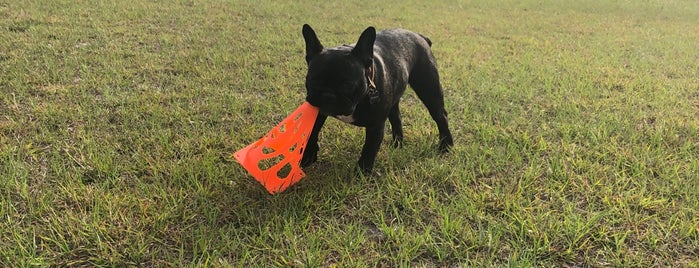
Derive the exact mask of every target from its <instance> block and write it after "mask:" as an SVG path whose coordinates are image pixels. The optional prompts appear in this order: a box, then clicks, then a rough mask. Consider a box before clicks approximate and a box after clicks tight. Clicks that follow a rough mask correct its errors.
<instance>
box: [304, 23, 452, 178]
mask: <svg viewBox="0 0 699 268" xmlns="http://www.w3.org/2000/svg"><path fill="white" fill-rule="evenodd" d="M302 33H303V38H304V40H305V42H306V62H307V63H308V73H307V74H306V101H308V102H309V103H310V104H311V105H313V106H316V107H318V109H319V113H318V117H317V118H316V121H315V125H314V126H313V130H312V131H311V134H310V137H309V139H308V143H307V145H306V148H305V151H304V152H303V157H302V160H301V166H302V167H307V166H309V165H310V164H312V163H314V162H315V161H316V160H317V158H318V156H317V155H318V149H319V147H318V134H319V132H320V130H321V128H322V127H323V124H324V123H325V120H326V119H327V117H328V116H332V117H335V118H337V119H339V120H342V121H343V122H345V123H349V124H352V125H355V126H360V127H365V128H366V137H365V141H364V146H363V147H362V152H361V156H360V157H359V161H358V162H357V164H358V167H359V169H360V171H361V172H362V173H364V174H367V173H371V172H372V170H373V167H374V160H375V159H376V155H377V153H378V151H379V148H380V146H381V143H382V141H383V136H384V127H385V125H386V119H388V121H389V122H390V123H391V134H392V136H393V141H392V144H393V146H400V145H401V144H402V142H403V127H402V125H401V117H400V109H399V101H400V98H401V96H402V95H403V93H404V92H405V89H406V87H407V86H408V85H410V87H411V88H412V89H413V90H414V91H415V93H416V95H417V96H418V98H419V99H420V100H421V101H422V103H424V105H425V107H427V110H428V111H429V113H430V116H431V117H432V119H434V121H435V122H436V123H437V128H438V129H439V150H440V151H441V152H442V153H444V152H447V151H449V149H450V147H452V146H453V144H454V141H453V138H452V135H451V132H450V131H449V124H448V122H447V112H446V110H445V109H444V94H443V92H442V86H441V84H440V82H439V72H438V70H437V62H436V60H435V58H434V55H433V54H432V50H431V46H432V41H430V39H428V38H427V37H425V36H423V35H421V34H418V33H414V32H411V31H408V30H404V29H391V30H384V31H381V32H378V33H377V32H376V29H375V28H374V27H368V28H366V30H364V32H362V34H361V35H360V36H359V40H358V41H357V43H356V44H352V45H341V46H337V47H331V48H325V47H323V45H322V44H321V43H320V41H319V40H318V37H317V36H316V33H315V31H313V29H312V28H311V27H310V26H309V25H308V24H304V25H303V29H302Z"/></svg>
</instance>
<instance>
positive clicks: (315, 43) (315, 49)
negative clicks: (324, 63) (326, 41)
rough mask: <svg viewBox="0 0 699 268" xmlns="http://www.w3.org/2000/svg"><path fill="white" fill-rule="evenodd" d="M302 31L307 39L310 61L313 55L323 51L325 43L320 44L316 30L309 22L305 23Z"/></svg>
mask: <svg viewBox="0 0 699 268" xmlns="http://www.w3.org/2000/svg"><path fill="white" fill-rule="evenodd" d="M301 32H302V33H303V39H304V40H306V63H309V62H311V59H312V58H313V57H315V56H316V55H318V54H320V52H321V51H323V45H321V44H320V40H318V37H317V36H316V32H315V31H313V29H312V28H311V26H309V25H308V24H304V25H303V30H302V31H301Z"/></svg>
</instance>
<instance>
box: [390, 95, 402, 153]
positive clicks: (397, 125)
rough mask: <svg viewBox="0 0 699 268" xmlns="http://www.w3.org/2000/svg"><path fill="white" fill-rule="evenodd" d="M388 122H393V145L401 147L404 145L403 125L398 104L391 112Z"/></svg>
mask: <svg viewBox="0 0 699 268" xmlns="http://www.w3.org/2000/svg"><path fill="white" fill-rule="evenodd" d="M388 121H389V122H391V134H392V135H393V142H392V143H391V144H392V145H393V147H400V146H402V145H403V124H402V123H401V120H400V108H398V103H397V102H396V105H393V108H391V111H390V112H389V113H388Z"/></svg>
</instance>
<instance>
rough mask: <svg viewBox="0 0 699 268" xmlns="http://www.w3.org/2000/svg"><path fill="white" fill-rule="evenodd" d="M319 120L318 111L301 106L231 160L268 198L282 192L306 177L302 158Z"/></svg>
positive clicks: (306, 103) (305, 104) (235, 154)
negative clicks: (245, 171) (247, 173)
mask: <svg viewBox="0 0 699 268" xmlns="http://www.w3.org/2000/svg"><path fill="white" fill-rule="evenodd" d="M317 116H318V108H316V107H315V106H313V105H311V104H310V103H308V102H304V103H303V104H301V106H299V107H298V108H296V110H295V111H294V112H292V113H291V114H289V116H288V117H286V118H285V119H284V120H282V122H280V123H279V124H278V125H277V126H276V127H274V128H272V130H270V131H269V133H267V135H265V136H264V137H262V138H261V139H260V140H258V141H256V142H254V143H252V144H250V145H248V146H247V147H245V148H243V149H241V150H239V151H237V152H235V153H234V154H233V157H235V160H237V161H238V162H239V163H240V164H241V165H243V167H244V168H245V169H246V170H247V171H248V172H249V173H250V175H252V176H253V177H254V178H255V179H256V180H257V181H259V182H260V183H261V184H262V185H263V186H264V187H265V188H266V189H267V191H268V192H269V193H270V194H275V193H279V192H282V191H284V190H285V189H286V188H288V187H289V186H291V185H292V184H294V183H296V182H298V181H299V180H301V178H303V177H304V176H306V174H305V173H303V170H301V165H300V164H301V157H303V150H304V149H305V148H306V143H307V142H308V138H309V137H310V135H311V130H312V129H313V125H314V124H315V120H316V117H317Z"/></svg>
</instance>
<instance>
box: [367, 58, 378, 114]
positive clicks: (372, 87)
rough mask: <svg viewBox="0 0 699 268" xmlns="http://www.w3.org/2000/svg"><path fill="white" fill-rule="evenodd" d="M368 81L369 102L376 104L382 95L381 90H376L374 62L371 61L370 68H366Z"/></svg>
mask: <svg viewBox="0 0 699 268" xmlns="http://www.w3.org/2000/svg"><path fill="white" fill-rule="evenodd" d="M366 83H367V89H368V90H367V91H368V92H367V95H368V96H369V104H375V103H377V102H379V99H380V96H379V91H378V90H376V84H374V62H373V61H372V62H371V65H369V68H367V69H366Z"/></svg>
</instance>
